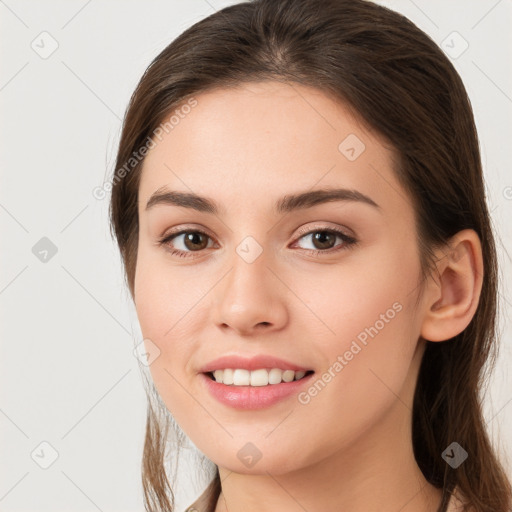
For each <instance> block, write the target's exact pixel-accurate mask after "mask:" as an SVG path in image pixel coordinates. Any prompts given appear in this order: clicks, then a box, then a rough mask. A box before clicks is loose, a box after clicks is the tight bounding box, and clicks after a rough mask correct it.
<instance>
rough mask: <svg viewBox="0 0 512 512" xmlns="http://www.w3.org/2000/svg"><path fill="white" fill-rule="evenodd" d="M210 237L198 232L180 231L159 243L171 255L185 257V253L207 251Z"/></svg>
mask: <svg viewBox="0 0 512 512" xmlns="http://www.w3.org/2000/svg"><path fill="white" fill-rule="evenodd" d="M209 240H211V237H210V236H209V235H207V234H206V233H204V232H202V231H198V230H189V231H180V232H179V233H172V234H170V235H168V236H166V237H164V238H163V239H162V240H160V241H159V244H160V245H165V246H167V248H168V249H169V250H170V251H171V253H172V254H178V255H180V256H181V255H183V256H186V255H187V253H191V252H199V251H202V250H203V249H207V248H208V247H209V246H208V241H209Z"/></svg>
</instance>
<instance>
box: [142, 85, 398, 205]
mask: <svg viewBox="0 0 512 512" xmlns="http://www.w3.org/2000/svg"><path fill="white" fill-rule="evenodd" d="M195 100H196V102H197V103H196V105H195V106H194V107H193V108H190V109H186V112H187V113H186V114H185V113H184V112H185V110H184V111H183V112H179V107H178V112H176V111H173V112H171V113H170V114H169V116H168V118H167V119H170V117H171V116H173V114H174V117H173V120H174V122H173V123H172V124H171V125H168V129H167V131H161V132H162V133H161V135H160V139H161V140H159V139H156V138H153V140H154V142H155V144H156V145H155V146H154V147H153V149H151V150H150V151H149V152H148V153H147V156H146V157H145V160H144V163H143V170H142V177H141V182H140V190H139V203H140V209H141V210H143V209H144V208H145V206H146V203H147V201H148V200H149V198H150V196H151V195H152V194H153V193H154V192H155V191H156V190H157V189H159V188H161V187H163V186H165V187H167V188H169V189H172V190H180V191H183V192H193V193H197V194H200V195H207V196H210V197H215V198H218V202H219V204H233V203H240V204H244V205H246V206H247V207H249V205H253V206H256V205H257V206H258V207H264V205H263V204H262V202H266V201H267V200H268V203H269V207H270V205H271V204H273V201H272V203H271V201H270V200H271V199H273V198H274V197H277V196H282V195H283V194H286V193H290V192H291V191H292V190H304V189H310V188H313V187H314V188H319V187H334V186H336V187H340V186H342V187H344V188H349V189H357V190H360V191H361V192H362V193H364V194H366V195H368V196H370V197H372V198H373V199H375V200H376V202H379V200H378V198H382V199H383V197H382V196H383V194H385V193H386V191H387V192H388V193H389V192H392V191H393V189H394V190H395V193H396V191H397V189H398V188H399V185H398V183H397V182H396V179H395V177H394V173H393V172H392V158H393V151H392V150H391V149H390V148H388V147H386V145H385V143H383V141H381V140H380V139H379V137H378V136H377V135H375V134H374V133H372V132H370V131H368V130H367V129H365V128H364V127H363V124H362V123H361V122H360V121H359V120H358V119H357V117H355V116H354V115H353V114H352V113H351V111H350V109H348V108H347V107H346V106H345V105H344V104H343V103H342V102H340V101H336V100H335V99H333V98H331V97H329V96H327V95H326V94H324V93H323V92H322V91H319V90H318V89H314V88H311V87H308V86H303V85H299V84H295V83H294V84H291V83H280V82H275V81H267V82H256V83H254V82H251V83H247V84H243V85H239V86H237V87H234V88H222V89H214V90H211V91H208V92H205V93H202V94H199V95H197V96H195ZM176 114H179V115H176ZM176 120H178V122H176ZM164 122H165V120H164ZM169 126H172V128H169ZM386 189H387V190H386ZM274 191H275V194H274V193H273V192H274ZM260 193H263V194H260ZM379 204H380V202H379Z"/></svg>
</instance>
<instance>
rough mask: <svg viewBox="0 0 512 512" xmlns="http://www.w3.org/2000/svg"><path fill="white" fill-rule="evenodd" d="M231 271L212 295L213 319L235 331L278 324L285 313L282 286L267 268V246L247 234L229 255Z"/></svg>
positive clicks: (268, 257) (268, 253) (268, 263)
mask: <svg viewBox="0 0 512 512" xmlns="http://www.w3.org/2000/svg"><path fill="white" fill-rule="evenodd" d="M228 260H229V261H228V262H227V264H228V265H229V268H230V271H229V272H228V274H227V275H226V279H225V282H224V284H223V285H222V286H220V287H218V290H217V294H216V295H217V296H216V297H215V306H214V308H215V322H216V323H217V324H218V325H221V324H222V325H229V326H230V327H232V328H233V329H235V330H237V331H240V332H241V331H250V329H252V328H254V327H256V326H257V325H258V324H261V323H264V324H272V325H275V326H277V325H279V324H281V323H282V321H283V320H284V318H285V316H286V311H285V307H284V304H283V301H282V300H281V298H280V294H281V293H282V291H283V290H282V289H281V287H280V286H279V283H278V280H277V279H276V277H275V276H274V274H273V273H272V272H271V271H270V269H269V267H270V266H271V265H272V263H271V261H270V260H271V258H270V250H269V249H268V248H264V247H263V245H262V244H260V243H259V242H258V241H257V240H256V239H255V238H254V237H253V236H250V235H249V236H246V237H245V238H243V239H242V241H241V242H240V243H239V244H238V245H237V246H236V247H235V248H234V251H233V253H232V255H231V257H230V258H229V259H228Z"/></svg>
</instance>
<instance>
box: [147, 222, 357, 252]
mask: <svg viewBox="0 0 512 512" xmlns="http://www.w3.org/2000/svg"><path fill="white" fill-rule="evenodd" d="M319 231H325V232H331V233H334V234H336V235H337V236H338V237H340V238H342V239H343V243H342V244H341V248H340V247H339V246H338V247H334V248H330V249H326V250H320V249H302V248H300V249H301V250H303V251H305V252H308V253H310V254H311V253H314V254H315V255H318V254H321V253H325V254H326V255H327V254H332V253H334V252H337V251H342V250H347V249H350V248H352V247H354V246H355V245H356V244H357V243H358V239H357V238H356V237H355V236H354V235H353V234H352V233H353V232H352V230H349V229H348V228H340V227H338V226H336V227H331V226H329V225H327V224H326V223H325V222H324V223H321V222H318V223H316V224H314V225H312V226H311V225H309V226H301V227H300V228H299V229H298V233H297V235H296V236H295V238H294V242H293V244H296V243H297V242H298V241H299V240H300V239H301V238H302V237H304V236H306V235H310V234H312V233H315V232H319ZM346 231H349V233H351V234H348V233H347V232H346ZM191 232H192V233H193V232H195V233H201V234H204V235H206V236H207V237H208V238H210V239H211V240H212V241H214V243H217V242H216V238H215V237H214V236H213V235H211V234H210V233H209V232H208V230H207V229H206V228H203V227H200V228H199V227H196V226H192V225H186V224H182V225H180V226H179V227H177V228H172V229H171V230H169V231H166V232H165V233H164V234H163V235H162V236H161V237H159V239H158V240H157V242H156V245H158V246H161V245H163V246H166V249H167V250H169V251H171V253H172V254H178V255H180V256H184V255H187V256H184V257H189V258H194V257H200V256H193V254H194V252H197V253H199V255H200V253H202V252H204V250H205V249H202V250H200V251H182V250H180V249H173V248H172V247H169V242H170V241H171V240H172V239H174V238H176V237H178V236H180V235H182V234H185V233H191ZM189 255H190V256H189Z"/></svg>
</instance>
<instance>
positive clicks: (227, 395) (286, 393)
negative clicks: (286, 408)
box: [200, 373, 314, 410]
mask: <svg viewBox="0 0 512 512" xmlns="http://www.w3.org/2000/svg"><path fill="white" fill-rule="evenodd" d="M313 375H314V373H311V374H310V375H307V376H306V377H303V378H302V379H300V380H294V381H292V382H281V384H269V385H268V386H228V385H226V384H221V383H220V382H217V381H215V380H212V379H211V378H210V377H209V376H208V375H206V374H204V373H202V374H200V377H201V378H202V379H203V381H204V383H205V385H206V387H207V388H208V391H209V392H210V393H211V394H212V396H213V397H214V398H216V399H217V400H218V401H219V402H221V403H223V404H225V405H229V406H230V407H234V408H235V409H246V410H247V409H264V408H265V407H270V406H272V405H274V404H276V403H278V402H281V401H282V400H285V399H286V398H288V397H290V396H291V395H293V394H296V393H297V392H298V391H299V389H300V388H301V387H303V386H305V385H307V384H308V383H309V381H310V380H311V377H313Z"/></svg>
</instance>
